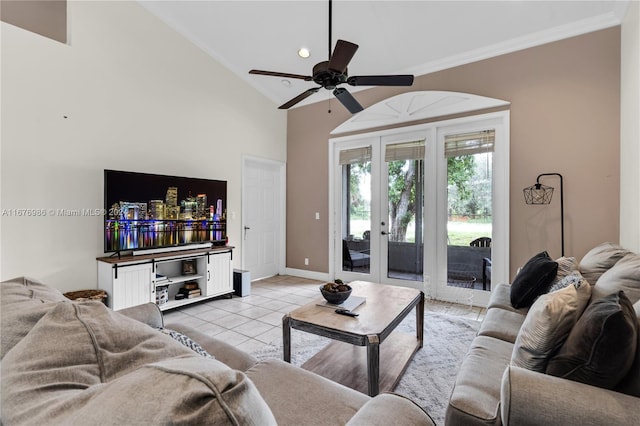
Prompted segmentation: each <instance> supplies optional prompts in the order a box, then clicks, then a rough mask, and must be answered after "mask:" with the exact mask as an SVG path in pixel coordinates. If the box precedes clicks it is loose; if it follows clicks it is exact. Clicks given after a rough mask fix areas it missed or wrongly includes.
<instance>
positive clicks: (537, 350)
mask: <svg viewBox="0 0 640 426" xmlns="http://www.w3.org/2000/svg"><path fill="white" fill-rule="evenodd" d="M576 278H577V277H576ZM590 297H591V286H590V285H589V283H588V282H587V281H586V280H585V279H583V278H582V277H579V278H578V281H576V282H572V283H570V284H568V285H567V286H566V287H564V288H561V289H560V290H557V291H554V292H551V293H547V294H543V295H542V296H540V297H539V298H538V299H537V300H536V301H535V302H533V305H532V306H531V309H529V312H528V313H527V317H526V318H525V320H524V322H523V323H522V326H521V327H520V331H519V332H518V337H516V341H515V344H514V346H513V353H512V355H511V365H515V366H518V367H523V368H526V369H529V370H532V371H538V372H541V373H544V372H545V371H546V368H547V363H548V362H549V358H551V356H552V355H554V354H555V352H557V350H558V349H560V347H561V346H562V344H563V343H564V341H565V340H566V339H567V336H568V335H569V332H570V331H571V329H572V328H573V326H574V325H575V324H576V322H577V321H578V318H580V315H582V312H583V311H584V309H585V308H586V307H587V304H588V303H589V298H590Z"/></svg>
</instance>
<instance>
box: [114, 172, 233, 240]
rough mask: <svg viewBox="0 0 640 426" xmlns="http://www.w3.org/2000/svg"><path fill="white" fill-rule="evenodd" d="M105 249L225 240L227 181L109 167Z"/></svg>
mask: <svg viewBox="0 0 640 426" xmlns="http://www.w3.org/2000/svg"><path fill="white" fill-rule="evenodd" d="M104 194H105V206H104V207H105V211H106V214H105V229H104V231H105V252H111V251H124V250H138V249H149V248H160V247H170V246H177V245H187V244H194V243H202V242H212V243H216V242H221V241H224V240H225V239H226V195H227V182H226V181H220V180H211V179H198V178H188V177H179V176H166V175H156V174H148V173H137V172H126V171H118V170H105V172H104Z"/></svg>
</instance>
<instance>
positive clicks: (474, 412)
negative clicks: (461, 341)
mask: <svg viewBox="0 0 640 426" xmlns="http://www.w3.org/2000/svg"><path fill="white" fill-rule="evenodd" d="M512 351H513V344H512V343H508V342H504V341H502V340H498V339H494V338H491V337H487V336H478V337H476V338H475V339H473V342H472V343H471V347H470V348H469V351H468V352H467V355H466V356H465V357H464V360H463V361H462V365H461V366H460V370H459V371H458V375H457V376H456V381H455V383H454V385H453V391H452V392H451V397H450V398H449V406H448V407H447V412H446V415H445V424H447V425H469V424H483V425H499V424H500V383H501V381H502V373H503V371H504V369H505V368H506V367H507V366H508V365H509V360H510V359H511V352H512Z"/></svg>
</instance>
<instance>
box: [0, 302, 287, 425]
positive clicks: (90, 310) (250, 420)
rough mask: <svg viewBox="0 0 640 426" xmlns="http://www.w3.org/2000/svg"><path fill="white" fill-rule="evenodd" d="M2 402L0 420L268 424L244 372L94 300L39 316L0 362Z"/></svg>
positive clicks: (266, 410)
mask: <svg viewBox="0 0 640 426" xmlns="http://www.w3.org/2000/svg"><path fill="white" fill-rule="evenodd" d="M0 405H1V406H2V423H3V424H47V425H48V424H61V425H62V424H93V423H108V424H139V425H142V424H166V423H171V424H231V423H233V424H243V425H244V424H257V425H263V424H264V425H271V424H275V419H274V418H273V415H272V413H271V411H270V409H269V407H268V406H267V405H266V403H265V402H264V400H263V399H262V397H261V396H260V394H259V392H258V391H257V389H256V388H255V385H254V384H253V383H252V382H251V381H250V380H248V379H247V377H246V375H245V374H244V373H242V372H239V371H236V370H232V369H231V368H229V367H228V366H226V365H225V364H223V363H221V362H220V361H217V360H215V359H207V358H202V357H200V356H198V355H196V354H195V353H193V352H192V351H191V350H189V349H187V348H185V347H184V346H183V345H181V344H179V343H178V342H175V341H173V340H172V339H169V338H167V337H165V336H162V335H161V334H160V333H158V332H157V331H156V330H154V329H152V328H151V327H149V326H147V325H146V324H143V323H141V322H138V321H136V320H133V319H131V318H127V317H125V316H123V315H120V314H119V313H117V312H113V311H111V310H109V309H108V308H107V307H106V306H104V304H102V303H100V302H83V303H58V304H57V306H56V307H55V308H52V309H51V310H49V312H48V313H47V314H46V315H45V316H43V317H42V319H41V320H40V321H38V323H37V324H36V325H35V326H34V327H33V329H32V330H31V332H29V334H27V336H25V337H24V338H23V339H22V340H21V341H20V342H19V343H18V344H16V346H14V347H13V348H12V349H11V350H10V351H9V352H8V353H7V354H6V356H5V357H4V359H3V360H2V392H1V393H0ZM34 407H37V409H34Z"/></svg>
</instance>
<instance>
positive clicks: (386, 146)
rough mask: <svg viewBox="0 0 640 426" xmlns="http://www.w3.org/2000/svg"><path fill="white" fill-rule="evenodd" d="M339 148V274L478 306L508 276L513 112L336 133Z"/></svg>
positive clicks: (334, 209) (335, 196) (334, 150)
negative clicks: (510, 121)
mask: <svg viewBox="0 0 640 426" xmlns="http://www.w3.org/2000/svg"><path fill="white" fill-rule="evenodd" d="M330 150H331V157H330V158H331V162H332V164H331V165H330V186H331V194H332V197H331V200H330V211H331V213H332V215H333V221H332V223H331V224H330V230H331V232H332V235H333V237H334V238H333V246H332V247H331V255H332V258H333V263H332V268H331V274H332V275H333V276H335V277H336V278H341V279H343V280H348V281H351V280H357V279H360V280H367V281H373V282H381V283H387V284H396V285H403V286H408V287H414V288H420V289H423V290H425V291H426V292H427V293H428V294H430V295H431V296H432V297H436V298H438V299H442V300H451V301H455V302H461V303H466V302H467V301H472V303H473V304H475V305H484V304H486V302H487V301H488V297H489V293H490V290H491V282H493V283H496V282H506V281H507V275H508V229H509V220H508V205H509V204H508V202H509V196H508V152H509V151H508V112H501V113H493V114H486V115H481V116H474V117H467V118H463V119H456V120H448V121H444V122H438V123H431V124H425V125H419V126H412V127H410V128H405V129H395V130H386V131H381V132H376V133H371V134H366V135H358V136H351V137H345V138H336V139H333V140H332V141H331V145H330ZM467 240H468V241H467ZM476 240H477V241H476Z"/></svg>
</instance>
